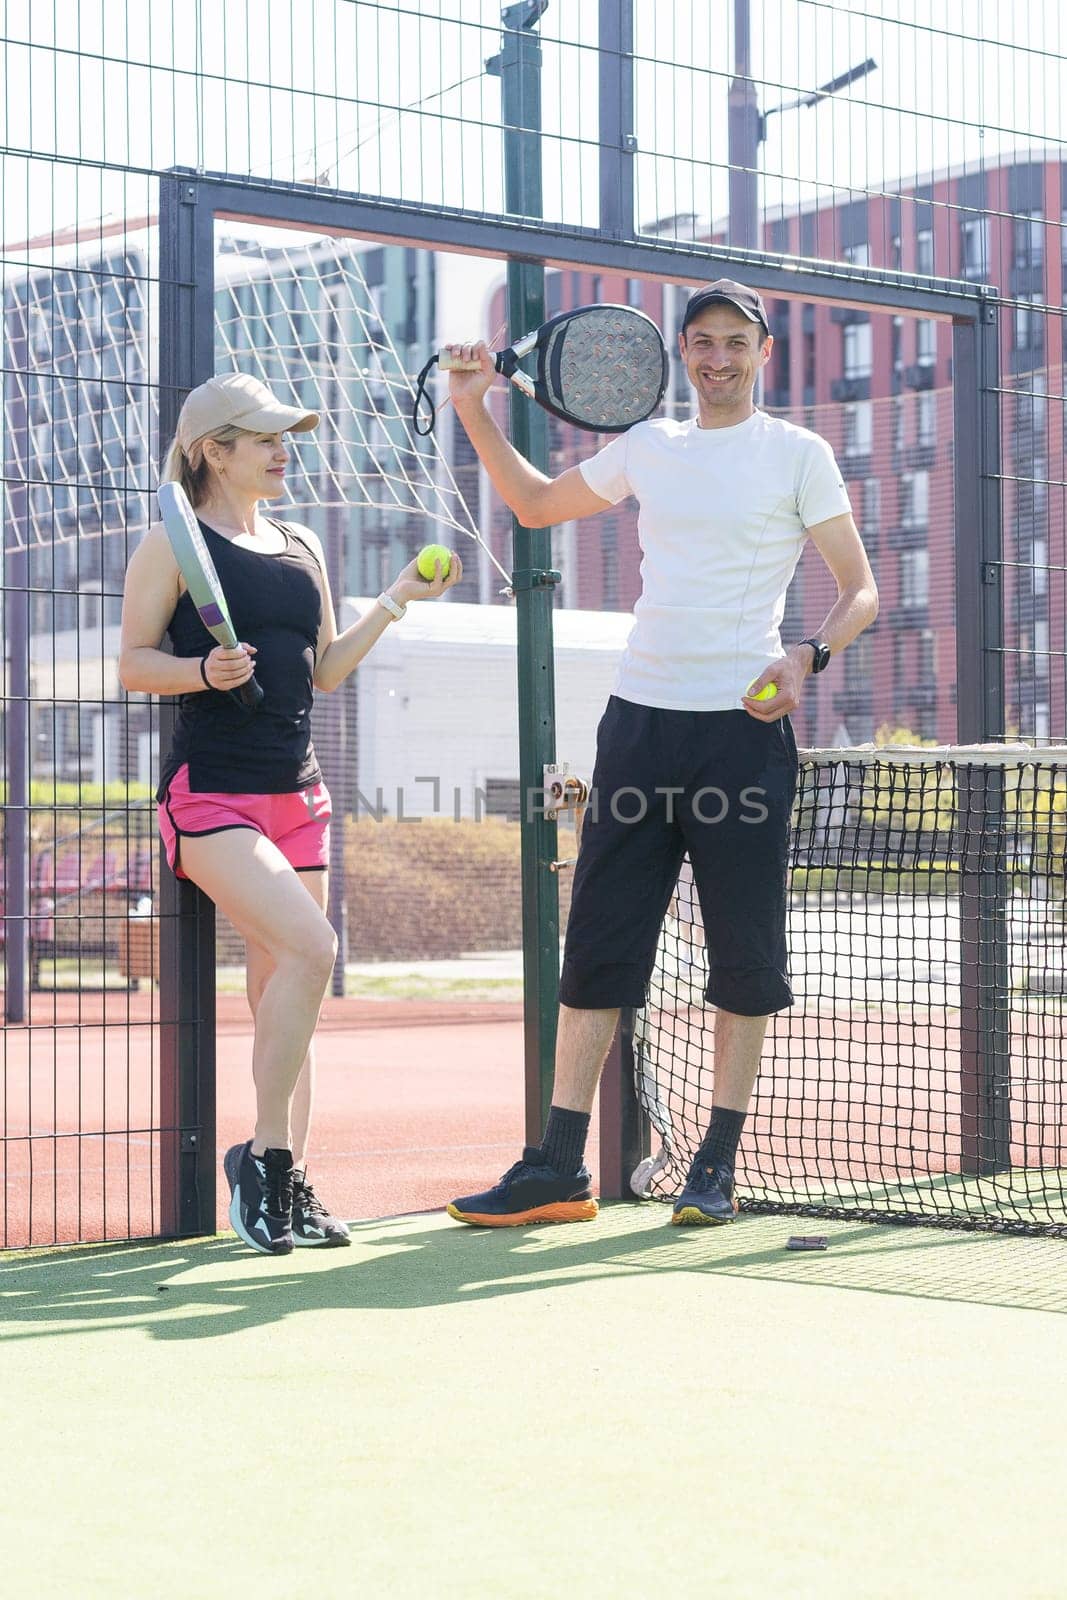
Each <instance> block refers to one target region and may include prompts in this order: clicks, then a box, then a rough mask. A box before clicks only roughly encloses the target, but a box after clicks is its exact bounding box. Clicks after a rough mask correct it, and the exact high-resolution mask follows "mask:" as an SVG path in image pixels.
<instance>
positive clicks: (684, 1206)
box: [671, 1156, 737, 1224]
mask: <svg viewBox="0 0 1067 1600" xmlns="http://www.w3.org/2000/svg"><path fill="white" fill-rule="evenodd" d="M736 1215H737V1201H736V1199H735V1198H734V1175H733V1173H732V1172H731V1170H730V1168H729V1167H726V1166H723V1165H722V1164H721V1163H712V1165H711V1166H708V1165H707V1164H706V1162H705V1160H704V1158H703V1157H702V1156H698V1157H697V1159H696V1160H695V1161H694V1162H693V1165H692V1166H691V1167H690V1168H689V1176H688V1178H686V1180H685V1188H684V1189H683V1190H682V1192H681V1194H680V1195H679V1196H678V1198H677V1200H676V1201H675V1203H674V1212H673V1214H672V1216H671V1221H672V1222H680V1223H683V1224H685V1223H715V1222H732V1221H733V1220H734V1218H735V1217H736Z"/></svg>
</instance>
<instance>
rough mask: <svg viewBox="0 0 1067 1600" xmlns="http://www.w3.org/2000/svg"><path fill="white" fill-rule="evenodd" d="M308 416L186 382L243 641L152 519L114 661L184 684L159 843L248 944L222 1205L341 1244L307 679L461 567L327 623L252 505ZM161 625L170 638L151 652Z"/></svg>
mask: <svg viewBox="0 0 1067 1600" xmlns="http://www.w3.org/2000/svg"><path fill="white" fill-rule="evenodd" d="M318 420H319V419H318V416H317V414H316V413H314V412H304V411H300V410H299V409H297V408H295V407H293V406H289V405H285V404H283V403H282V402H281V401H279V400H278V399H277V398H276V397H275V396H274V395H273V394H272V393H271V391H270V390H269V389H268V388H266V386H265V385H264V384H262V383H260V382H259V381H258V380H257V379H255V378H252V377H249V376H248V375H246V374H243V373H231V374H228V375H226V376H223V377H217V378H212V379H210V380H209V381H208V382H207V383H204V384H201V385H200V387H199V388H198V389H194V390H193V391H192V393H191V394H190V395H189V397H188V399H187V400H186V402H185V404H184V406H183V407H182V411H181V415H180V417H179V419H178V431H177V434H176V437H175V440H174V443H173V444H172V446H171V448H170V451H169V453H168V455H167V459H166V463H165V465H164V468H163V474H162V476H163V478H164V480H168V479H170V480H174V481H176V482H178V483H180V484H181V485H182V487H183V488H184V489H185V492H186V494H187V495H188V497H189V501H190V503H191V505H192V506H193V507H194V508H195V510H196V513H197V516H198V518H199V520H200V525H201V528H202V530H203V533H204V537H205V539H206V541H207V545H208V549H209V550H210V552H211V556H212V559H213V561H214V563H215V566H216V568H217V570H218V574H219V578H220V581H221V583H222V587H223V590H224V592H225V594H226V597H227V600H228V602H229V606H230V612H231V616H232V617H233V622H234V627H235V629H236V632H237V635H238V637H239V638H240V639H242V640H245V641H247V642H245V643H242V644H240V645H239V646H238V647H237V648H236V649H235V650H226V649H224V648H223V647H222V646H221V645H216V644H215V643H214V641H213V640H212V638H211V635H210V634H209V633H208V632H207V630H206V629H205V628H204V625H203V623H202V622H201V621H200V618H199V616H198V615H197V613H196V610H195V608H194V606H193V604H192V601H191V600H190V599H189V597H188V595H187V594H186V593H185V585H184V584H183V582H182V578H181V575H180V573H179V571H178V567H177V564H176V562H175V560H174V556H173V554H172V552H171V548H170V544H169V542H168V540H167V535H166V532H165V530H164V528H163V526H162V524H158V523H157V524H155V525H154V526H153V527H151V528H150V529H149V530H148V533H147V534H146V535H145V537H144V539H143V540H142V541H141V543H140V544H139V545H138V547H137V549H136V550H135V552H134V554H133V558H132V560H131V561H130V565H129V570H128V572H127V577H126V589H125V596H124V600H123V612H122V642H121V648H120V655H119V677H120V679H121V681H122V685H123V687H124V688H125V689H128V690H135V691H139V692H141V693H147V694H161V695H177V696H179V697H180V700H179V707H180V709H179V715H178V719H177V725H176V729H175V734H174V740H173V743H172V745H171V749H170V751H169V753H168V754H167V756H166V758H165V760H164V762H163V769H162V773H161V777H160V785H159V791H158V794H157V799H158V801H159V821H160V830H161V832H162V835H163V840H164V844H165V847H166V851H167V859H168V861H169V862H170V865H171V867H172V869H173V870H174V872H176V873H177V875H178V876H179V877H185V878H190V879H192V881H193V882H194V883H195V884H197V885H198V887H199V888H201V889H202V890H203V891H204V893H205V894H207V895H210V897H211V899H212V900H214V902H215V904H216V905H217V906H219V907H220V909H221V910H222V911H224V912H225V914H226V915H227V916H228V917H229V919H230V921H231V922H232V923H233V925H234V927H235V928H237V929H238V931H239V932H240V933H241V934H242V935H243V937H244V940H245V944H246V947H247V975H246V981H247V991H248V1000H249V1004H250V1006H251V1008H252V1015H253V1018H254V1022H255V1040H254V1044H253V1050H252V1074H253V1077H254V1080H255V1088H256V1127H255V1133H254V1135H253V1137H252V1138H251V1139H250V1140H248V1141H247V1142H246V1143H245V1144H243V1145H235V1146H234V1147H233V1148H232V1149H231V1150H228V1151H227V1153H226V1158H225V1162H224V1167H225V1171H226V1177H227V1179H228V1181H229V1185H230V1190H231V1203H230V1221H231V1222H232V1224H233V1226H234V1228H235V1230H236V1231H237V1233H238V1234H239V1235H240V1236H241V1238H242V1239H244V1241H245V1242H246V1244H249V1245H251V1247H252V1248H253V1249H254V1250H259V1251H261V1252H262V1253H263V1254H265V1255H283V1254H287V1253H288V1252H289V1251H290V1250H292V1248H293V1246H294V1244H297V1245H346V1244H348V1243H349V1236H348V1230H347V1229H346V1228H345V1226H344V1224H343V1223H342V1222H339V1221H338V1220H337V1219H336V1218H334V1217H332V1216H331V1215H330V1213H329V1211H328V1210H327V1209H326V1207H325V1206H324V1205H323V1204H322V1202H321V1201H320V1200H319V1199H318V1196H317V1195H316V1194H315V1191H314V1190H313V1189H312V1187H311V1184H310V1183H309V1181H308V1178H307V1169H306V1159H307V1143H308V1129H309V1124H310V1120H311V1102H312V1092H313V1086H314V1056H313V1051H312V1035H313V1033H314V1030H315V1025H316V1022H317V1020H318V1015H319V1008H320V1006H321V1004H322V1000H323V997H324V995H325V993H326V988H327V985H328V983H329V980H330V975H331V973H332V971H333V963H334V956H335V953H336V943H337V941H336V939H335V937H334V932H333V929H332V928H331V926H330V924H329V922H328V921H327V918H326V892H327V871H326V868H327V863H328V861H329V844H328V834H329V821H330V797H329V794H328V793H327V791H326V788H325V785H324V784H323V782H322V777H321V774H320V772H319V768H318V764H317V762H316V759H315V752H314V749H313V747H312V743H311V702H312V696H313V690H314V689H324V690H327V691H329V690H332V689H336V688H337V687H338V685H339V684H341V683H343V682H344V680H345V678H347V676H348V674H349V673H350V672H351V671H352V670H353V668H354V667H356V666H358V664H359V663H360V662H361V661H362V660H363V657H364V656H365V655H366V654H367V652H368V651H369V650H370V649H371V647H372V646H373V645H374V644H375V643H376V642H377V640H378V639H380V638H381V636H382V634H383V633H384V632H385V630H386V628H388V627H389V626H390V624H391V623H392V622H393V621H394V620H398V619H399V618H400V617H402V616H403V615H404V610H405V607H406V605H407V603H408V602H409V601H411V600H431V599H438V598H439V597H440V596H441V595H442V594H444V593H445V591H446V590H448V589H450V588H452V586H453V585H454V584H456V583H458V582H459V580H460V578H461V576H462V572H463V569H462V565H461V563H460V561H459V558H458V556H456V555H455V554H454V553H453V555H452V558H451V565H450V568H449V573H448V577H447V578H443V577H441V576H440V575H439V574H440V567H439V566H438V569H437V571H438V576H437V577H435V578H434V580H433V582H431V583H427V582H425V581H424V580H423V579H422V578H420V577H419V575H418V573H417V571H416V567H415V563H414V562H411V563H410V564H409V565H408V566H406V567H405V568H404V570H403V572H401V573H400V575H399V577H398V578H397V579H396V580H395V581H394V582H393V583H392V584H390V586H389V588H388V589H387V590H386V591H385V592H384V593H383V594H381V595H379V596H378V601H377V603H376V604H375V605H374V606H373V607H372V608H371V609H370V610H369V611H368V612H367V613H366V614H365V615H364V616H362V617H360V618H359V620H358V621H357V622H355V623H353V624H352V626H351V627H350V628H346V629H345V631H344V632H343V633H340V634H339V633H338V632H337V625H336V621H335V618H334V610H333V604H332V601H331V598H330V590H329V584H328V582H327V578H326V572H325V568H324V564H323V556H322V548H321V546H320V544H319V541H318V539H317V538H316V537H315V535H314V534H313V533H311V532H310V531H309V530H308V529H306V528H301V527H294V526H293V525H291V524H289V523H282V522H278V521H275V520H273V519H270V518H268V517H266V516H264V515H263V513H262V511H261V510H260V503H261V502H262V501H269V500H276V499H277V498H278V497H279V496H280V495H281V494H282V493H283V492H284V487H285V468H286V465H287V462H288V459H289V457H288V452H287V450H286V447H285V443H284V441H283V434H284V433H286V432H304V431H305V430H306V429H309V428H313V427H315V425H316V423H317V422H318ZM164 634H167V635H169V637H170V641H171V646H172V650H173V654H170V653H167V652H165V651H164V650H163V649H161V648H160V646H161V644H162V641H163V637H164ZM253 667H254V669H255V673H256V677H257V679H258V681H259V683H260V685H261V687H262V689H263V691H264V699H263V702H262V704H261V705H260V707H259V709H258V711H256V712H255V714H254V715H250V714H249V713H248V712H247V711H245V710H244V708H243V707H242V706H241V705H240V703H239V701H238V700H237V699H236V698H235V697H234V696H233V695H232V694H231V693H230V692H229V691H231V690H234V689H236V688H237V687H238V686H239V685H240V684H242V683H244V682H245V680H246V679H247V678H249V677H250V676H251V675H252V671H253Z"/></svg>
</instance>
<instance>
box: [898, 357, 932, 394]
mask: <svg viewBox="0 0 1067 1600" xmlns="http://www.w3.org/2000/svg"><path fill="white" fill-rule="evenodd" d="M936 373H937V368H936V367H935V366H934V363H933V362H932V361H929V362H927V361H917V362H916V363H915V365H914V366H911V367H905V368H904V382H905V383H906V384H907V386H908V388H909V389H932V388H933V386H934V378H935V376H936Z"/></svg>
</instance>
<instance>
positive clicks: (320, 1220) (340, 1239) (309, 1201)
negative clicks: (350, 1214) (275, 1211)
mask: <svg viewBox="0 0 1067 1600" xmlns="http://www.w3.org/2000/svg"><path fill="white" fill-rule="evenodd" d="M293 1243H294V1244H317V1245H325V1246H327V1247H330V1246H333V1247H334V1248H336V1247H337V1246H338V1245H344V1244H351V1243H352V1239H351V1236H350V1234H349V1232H348V1229H347V1228H346V1227H345V1225H344V1223H343V1222H341V1221H340V1220H339V1219H338V1218H337V1217H331V1215H330V1213H329V1212H328V1211H327V1209H326V1207H325V1206H324V1205H323V1203H322V1201H321V1200H320V1199H319V1197H318V1195H317V1194H316V1193H315V1191H314V1189H313V1188H312V1187H311V1185H310V1183H309V1182H308V1180H307V1173H306V1172H301V1170H300V1168H299V1167H294V1168H293Z"/></svg>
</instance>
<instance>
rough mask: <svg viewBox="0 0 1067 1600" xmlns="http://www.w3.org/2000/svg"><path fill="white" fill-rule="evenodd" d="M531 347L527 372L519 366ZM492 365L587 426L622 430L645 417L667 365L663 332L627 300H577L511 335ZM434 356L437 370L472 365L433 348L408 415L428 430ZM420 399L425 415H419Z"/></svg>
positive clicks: (658, 395) (556, 412)
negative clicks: (533, 360) (531, 369)
mask: <svg viewBox="0 0 1067 1600" xmlns="http://www.w3.org/2000/svg"><path fill="white" fill-rule="evenodd" d="M534 354H536V357H537V370H536V373H535V375H534V376H533V377H531V376H530V374H529V373H527V372H523V370H522V368H521V367H520V366H519V363H520V361H522V360H523V359H524V358H525V357H526V356H528V355H534ZM495 360H496V370H497V371H498V372H500V373H502V374H503V375H504V377H505V378H510V379H511V381H512V383H513V384H514V385H515V387H516V388H517V389H521V391H522V393H523V394H525V395H528V396H529V397H530V399H531V400H536V401H537V404H538V405H539V406H543V407H544V409H545V410H546V411H549V412H551V414H552V415H553V416H554V417H559V419H560V421H561V422H571V423H573V424H574V426H575V427H576V428H585V429H587V430H588V432H590V433H625V432H626V429H627V428H632V427H633V425H634V423H635V422H644V421H645V419H646V418H647V417H650V416H651V415H652V413H653V411H655V409H656V407H657V406H658V405H659V403H660V401H661V400H662V399H663V391H664V390H665V389H666V387H667V377H668V374H669V370H670V369H669V365H668V361H667V348H666V346H665V344H664V343H663V336H662V334H661V333H660V331H659V329H658V328H657V327H656V324H655V323H654V322H653V321H652V319H651V318H650V317H646V316H645V314H644V312H643V311H635V310H634V308H633V307H632V306H579V308H578V309H577V310H576V311H561V312H560V314H559V316H557V317H552V318H551V319H550V320H549V321H548V322H546V323H545V324H544V326H543V327H540V328H538V329H537V331H536V332H535V333H528V334H526V335H525V336H524V337H523V338H522V339H516V341H515V343H514V344H512V345H509V346H508V348H507V349H506V350H501V351H500V352H499V354H498V355H497V356H496V358H495ZM434 362H437V364H438V365H439V366H440V368H441V371H442V372H475V371H477V366H476V364H475V363H473V362H461V361H457V360H454V359H453V357H452V356H450V355H449V353H448V351H447V350H439V351H438V352H437V354H436V355H435V356H431V357H430V359H429V361H428V362H427V363H426V365H425V366H424V367H423V369H422V371H421V372H420V373H419V380H418V387H417V389H416V392H415V405H414V408H413V417H412V420H413V423H414V427H415V431H416V432H417V433H431V432H432V431H433V425H434V408H433V404H432V402H431V400H430V397H429V395H428V394H427V393H426V379H427V376H428V375H429V372H430V368H431V367H432V366H433V364H434ZM422 405H425V406H426V407H427V408H428V410H427V415H426V418H425V419H423V418H421V417H420V414H419V410H420V406H422Z"/></svg>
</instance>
